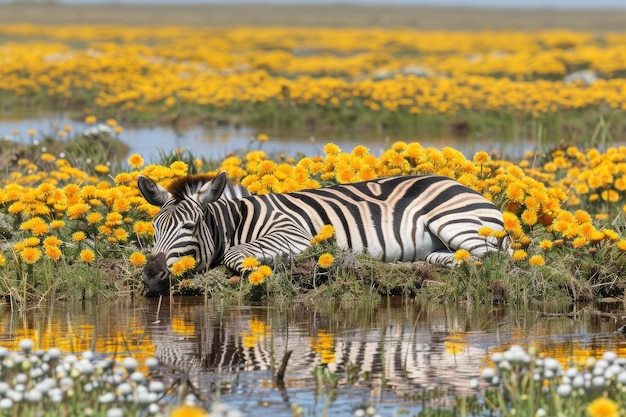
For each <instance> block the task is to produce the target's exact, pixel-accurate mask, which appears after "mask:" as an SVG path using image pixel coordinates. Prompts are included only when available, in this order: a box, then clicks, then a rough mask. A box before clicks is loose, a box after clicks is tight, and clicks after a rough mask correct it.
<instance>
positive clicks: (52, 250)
mask: <svg viewBox="0 0 626 417" xmlns="http://www.w3.org/2000/svg"><path fill="white" fill-rule="evenodd" d="M61 255H63V252H61V249H59V247H58V246H47V247H46V256H47V257H48V258H50V259H52V260H53V261H58V260H59V258H61Z"/></svg>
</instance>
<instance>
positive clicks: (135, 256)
mask: <svg viewBox="0 0 626 417" xmlns="http://www.w3.org/2000/svg"><path fill="white" fill-rule="evenodd" d="M129 261H130V263H131V264H133V265H135V266H141V265H143V264H145V263H146V256H145V255H144V254H143V253H141V252H133V253H132V254H131V255H130V258H129Z"/></svg>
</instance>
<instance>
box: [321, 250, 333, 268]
mask: <svg viewBox="0 0 626 417" xmlns="http://www.w3.org/2000/svg"><path fill="white" fill-rule="evenodd" d="M334 261H335V257H334V256H333V255H331V254H330V253H323V254H322V255H320V257H319V258H318V260H317V264H318V265H319V266H320V267H321V268H329V267H330V266H331V265H332V264H333V262H334Z"/></svg>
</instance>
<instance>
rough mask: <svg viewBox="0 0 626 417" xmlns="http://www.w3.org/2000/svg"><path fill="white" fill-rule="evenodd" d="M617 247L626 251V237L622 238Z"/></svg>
mask: <svg viewBox="0 0 626 417" xmlns="http://www.w3.org/2000/svg"><path fill="white" fill-rule="evenodd" d="M617 249H619V250H621V251H622V252H623V251H626V239H620V240H619V241H618V242H617Z"/></svg>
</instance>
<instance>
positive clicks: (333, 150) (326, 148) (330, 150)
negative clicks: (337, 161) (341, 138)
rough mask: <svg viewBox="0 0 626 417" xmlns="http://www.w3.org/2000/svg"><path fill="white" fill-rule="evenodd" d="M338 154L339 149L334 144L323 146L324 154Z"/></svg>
mask: <svg viewBox="0 0 626 417" xmlns="http://www.w3.org/2000/svg"><path fill="white" fill-rule="evenodd" d="M339 152H341V149H339V146H337V145H335V144H334V143H327V144H326V145H324V153H325V154H326V155H337V154H339Z"/></svg>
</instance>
